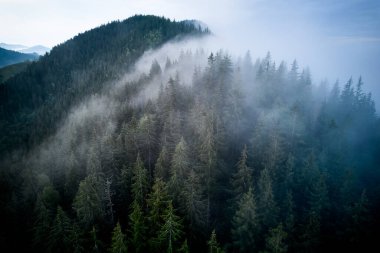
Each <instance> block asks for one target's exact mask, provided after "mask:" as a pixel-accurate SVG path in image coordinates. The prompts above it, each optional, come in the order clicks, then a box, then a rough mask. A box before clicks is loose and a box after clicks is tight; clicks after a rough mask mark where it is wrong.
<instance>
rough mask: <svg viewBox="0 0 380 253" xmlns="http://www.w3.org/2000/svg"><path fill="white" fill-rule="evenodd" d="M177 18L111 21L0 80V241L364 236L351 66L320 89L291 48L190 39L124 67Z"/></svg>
mask: <svg viewBox="0 0 380 253" xmlns="http://www.w3.org/2000/svg"><path fill="white" fill-rule="evenodd" d="M190 23H191V22H172V21H170V20H167V19H164V18H157V17H152V16H135V17H132V18H130V19H128V20H126V21H121V22H112V23H110V24H108V25H104V26H102V27H99V28H96V29H93V30H91V31H89V32H86V33H84V34H81V35H78V36H77V37H75V38H73V39H71V40H69V41H67V42H66V43H64V44H62V45H60V46H57V47H55V48H54V49H53V50H52V51H51V53H50V54H48V55H47V56H44V57H42V58H41V60H40V61H38V62H36V63H31V64H30V65H28V67H26V68H25V69H24V71H22V72H20V73H19V74H18V75H15V76H14V77H12V78H10V79H8V80H7V81H6V82H5V83H4V84H1V85H0V118H1V119H2V120H1V122H0V131H1V132H2V136H1V138H0V167H1V169H0V203H1V205H0V214H1V215H0V224H1V228H0V247H1V249H0V251H4V252H5V251H7V250H8V249H7V250H3V248H4V247H7V246H9V245H10V246H11V247H8V248H11V249H12V250H13V251H17V252H26V251H31V250H32V251H33V252H44V251H58V252H60V251H61V252H62V251H63V252H89V251H90V252H91V251H93V252H103V251H104V250H105V249H111V251H116V252H120V251H125V250H126V248H125V245H126V244H128V250H129V251H131V252H165V251H167V252H206V251H207V250H209V251H211V252H220V251H221V249H222V248H223V249H226V250H227V251H229V252H230V251H234V252H235V251H236V252H286V251H290V252H299V251H301V252H310V251H329V250H330V251H331V250H332V249H339V250H340V251H358V252H359V251H368V250H366V249H367V248H369V247H371V246H373V245H375V246H376V240H377V238H376V235H377V234H378V230H379V229H378V228H379V227H380V223H379V220H380V218H379V212H378V209H379V207H380V204H379V203H380V198H379V197H378V196H380V194H379V193H380V191H379V187H378V181H379V180H380V173H379V172H378V164H379V163H380V160H379V156H378V153H379V148H378V147H379V143H380V133H379V129H380V128H379V126H380V125H379V118H378V116H377V115H376V112H375V110H374V109H375V106H374V102H373V100H372V98H371V95H370V94H366V93H365V92H364V88H363V87H362V86H363V82H362V79H361V78H359V80H358V82H357V84H356V85H355V84H354V81H353V80H349V81H348V82H347V83H346V84H345V86H344V87H343V88H342V91H341V90H340V88H339V85H338V84H336V85H335V86H334V87H333V88H332V89H331V91H330V94H329V92H328V90H327V89H326V88H323V85H321V86H320V87H317V85H316V84H314V83H312V80H311V78H310V72H309V70H308V69H304V70H302V69H301V68H300V67H299V66H298V64H297V62H296V61H295V62H294V63H293V64H292V66H291V70H290V71H288V70H287V67H286V64H285V63H283V62H282V63H281V64H279V65H278V64H276V63H275V62H274V61H273V59H272V57H271V55H270V54H268V55H267V56H266V57H265V58H263V59H258V60H257V61H256V62H255V63H254V64H253V63H252V62H251V60H252V59H251V57H250V55H249V54H247V55H246V57H244V58H243V60H236V61H235V60H233V59H235V57H231V56H229V55H227V54H225V53H224V52H222V51H219V52H217V53H211V54H210V55H206V54H205V53H204V52H203V50H201V49H200V50H197V51H196V52H191V51H190V50H189V51H183V52H182V53H180V55H179V57H176V58H172V55H167V56H164V58H165V57H167V58H168V60H167V64H166V66H165V68H161V67H163V66H164V62H162V57H161V56H160V57H158V58H157V60H153V61H152V65H151V68H150V69H149V63H148V65H147V66H148V68H146V67H144V70H143V71H142V72H141V73H135V72H133V71H132V73H131V75H127V76H125V73H129V71H130V70H133V69H132V66H133V65H134V63H135V62H136V59H138V58H139V57H140V56H141V55H142V54H143V53H144V52H145V50H146V49H148V48H151V47H158V46H160V45H161V44H162V43H164V42H165V41H167V40H169V39H171V38H174V37H176V38H178V39H180V37H181V35H186V34H190V33H193V32H194V33H196V34H200V33H202V32H201V31H200V30H198V29H196V28H194V27H192V26H191V25H189V24H190ZM177 35H179V37H177ZM153 55H154V54H153ZM169 57H171V58H172V59H169ZM144 59H146V58H145V57H144ZM207 60H208V63H206V62H207ZM202 62H203V63H202ZM144 64H145V63H144ZM204 64H206V65H207V66H205V67H204V68H202V67H201V66H204ZM277 66H278V67H277ZM137 69H139V67H137ZM193 70H194V75H193V78H189V71H193ZM174 73H175V74H174ZM132 76H133V78H132ZM130 77H131V78H130ZM115 83H116V85H114V84H115ZM111 85H112V86H111ZM324 85H325V86H328V85H327V84H324ZM156 91H158V96H157V97H156V96H155V95H156ZM77 108H79V109H78V110H77ZM93 108H95V110H92V109H93ZM88 111H90V112H93V113H90V114H91V115H89V114H88V113H87V112H88ZM47 136H49V138H47ZM185 140H186V141H185ZM41 142H44V145H39V144H40V143H41ZM245 143H247V146H245V145H244V144H245ZM16 148H17V149H18V151H17V152H16V151H14V150H15V149H16ZM5 152H10V156H4V155H3V154H5ZM252 168H254V170H253V169H252ZM347 171H349V173H347ZM363 186H365V187H366V189H367V190H366V193H365V194H364V193H363V194H362V195H360V193H361V190H362V188H363ZM254 189H255V191H254ZM367 195H368V197H367ZM171 203H173V204H171ZM59 206H61V207H62V208H58V207H59ZM70 207H72V210H71V208H70ZM31 210H33V215H31ZM176 210H178V212H177V211H176ZM127 214H128V215H127ZM116 220H118V221H119V223H118V224H116V225H115V221H116ZM279 224H280V225H279ZM281 224H282V225H281ZM95 228H96V229H95ZM121 228H127V229H126V231H127V232H126V234H127V236H124V234H123V232H122V229H121ZM212 228H215V231H218V241H217V240H216V234H215V232H214V233H211V230H212ZM112 230H114V231H113V232H112ZM210 234H211V238H208V237H209V235H210ZM31 236H33V238H30V237H31ZM126 237H127V238H126ZM31 242H33V247H30V246H31V245H30V244H31ZM3 245H5V246H3ZM56 247H59V248H58V249H55V248H56Z"/></svg>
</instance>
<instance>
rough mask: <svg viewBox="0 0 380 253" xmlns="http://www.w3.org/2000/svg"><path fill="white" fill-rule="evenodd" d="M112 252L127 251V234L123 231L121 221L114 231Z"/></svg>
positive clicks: (122, 252) (123, 252)
mask: <svg viewBox="0 0 380 253" xmlns="http://www.w3.org/2000/svg"><path fill="white" fill-rule="evenodd" d="M109 252H110V253H127V252H128V248H127V243H126V239H125V235H124V234H123V232H122V231H121V226H120V223H119V222H118V223H117V224H116V226H115V228H114V229H113V231H112V240H111V248H110V249H109Z"/></svg>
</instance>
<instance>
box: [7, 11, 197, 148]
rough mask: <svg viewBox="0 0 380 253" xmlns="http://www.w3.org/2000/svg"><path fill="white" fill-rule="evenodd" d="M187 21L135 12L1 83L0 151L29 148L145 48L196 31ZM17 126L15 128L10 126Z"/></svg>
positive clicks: (71, 42)
mask: <svg viewBox="0 0 380 253" xmlns="http://www.w3.org/2000/svg"><path fill="white" fill-rule="evenodd" d="M201 33H202V32H201V31H199V30H198V28H197V27H194V26H193V25H191V24H187V23H181V22H171V21H170V20H168V19H164V18H159V17H154V16H134V17H132V18H129V19H127V20H124V21H115V22H112V23H110V24H107V25H103V26H101V27H98V28H95V29H93V30H91V31H88V32H85V33H83V34H80V35H78V36H76V37H74V38H73V39H71V40H69V41H66V42H65V43H63V44H61V45H59V46H56V47H54V48H53V49H52V50H51V51H50V53H49V54H47V55H45V56H43V57H41V58H40V60H39V61H38V62H35V63H33V64H31V65H30V66H28V68H27V69H26V70H25V71H24V72H23V73H21V74H19V75H17V76H15V77H14V78H12V79H10V80H7V81H6V82H5V83H4V84H1V86H0V118H2V119H3V120H2V122H1V124H0V131H1V132H2V133H4V134H3V137H2V140H1V143H0V154H1V153H4V152H8V151H11V150H13V149H14V148H22V147H29V146H31V145H34V143H38V142H39V141H41V139H42V138H44V137H45V136H48V135H49V134H51V133H53V132H54V131H55V130H56V127H57V124H59V121H60V119H61V118H62V117H65V115H67V113H68V112H69V110H70V108H71V106H73V105H76V104H77V103H78V102H80V101H82V100H83V99H84V97H86V96H90V95H91V94H95V93H97V92H99V91H100V90H101V89H106V88H107V82H108V81H112V80H115V79H116V78H119V77H120V73H124V72H125V71H127V70H128V69H129V68H130V67H131V66H132V64H133V63H134V62H135V61H136V59H137V58H138V57H140V56H141V55H142V54H143V53H144V51H146V50H148V49H151V48H155V47H157V46H159V45H161V44H162V43H164V42H166V41H168V40H169V39H174V38H177V37H179V36H184V35H188V34H193V35H194V34H201ZM16 128H17V131H15V129H16Z"/></svg>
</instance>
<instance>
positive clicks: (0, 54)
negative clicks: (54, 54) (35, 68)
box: [0, 47, 38, 68]
mask: <svg viewBox="0 0 380 253" xmlns="http://www.w3.org/2000/svg"><path fill="white" fill-rule="evenodd" d="M36 59H38V55H36V54H25V53H19V52H16V51H12V50H7V49H4V48H1V47H0V68H1V67H4V66H7V65H12V64H15V63H19V62H24V61H34V60H36Z"/></svg>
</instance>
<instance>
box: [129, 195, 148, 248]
mask: <svg viewBox="0 0 380 253" xmlns="http://www.w3.org/2000/svg"><path fill="white" fill-rule="evenodd" d="M129 228H130V235H131V236H130V239H129V240H130V245H131V246H132V248H133V249H134V251H135V252H143V250H144V248H145V239H146V229H147V228H146V225H145V221H144V213H143V211H142V209H141V206H140V204H139V203H138V202H137V201H133V203H132V212H131V213H130V214H129Z"/></svg>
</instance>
